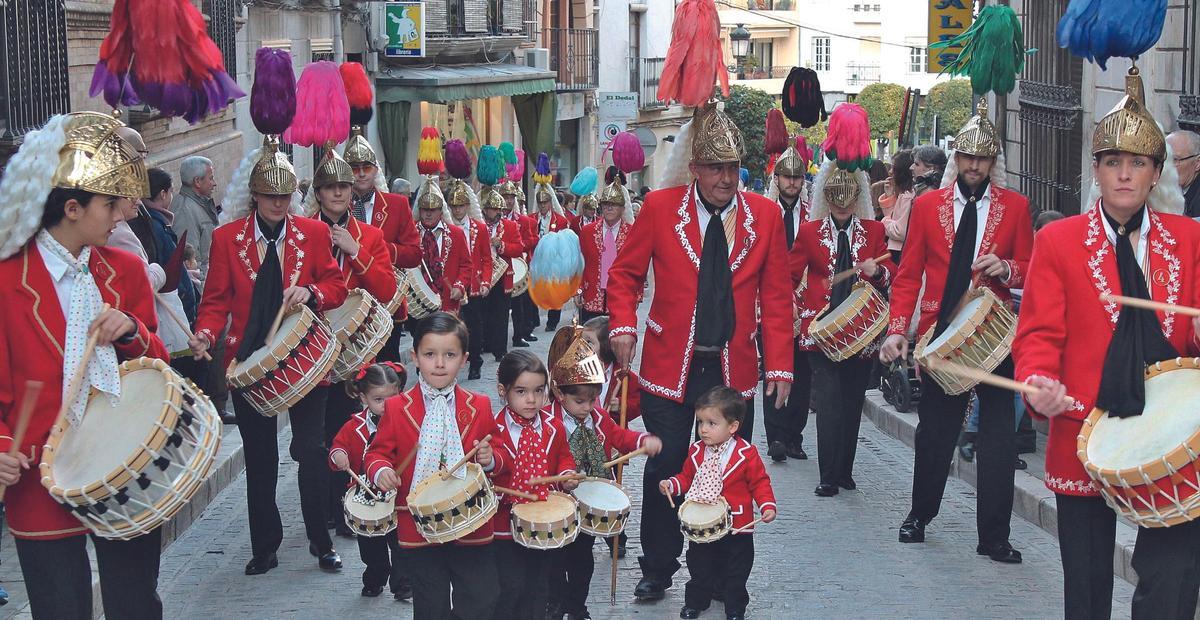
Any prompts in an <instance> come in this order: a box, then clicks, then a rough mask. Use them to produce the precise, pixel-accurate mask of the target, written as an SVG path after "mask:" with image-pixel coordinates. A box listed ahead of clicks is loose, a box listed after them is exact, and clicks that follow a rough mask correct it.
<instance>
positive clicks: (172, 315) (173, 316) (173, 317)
mask: <svg viewBox="0 0 1200 620" xmlns="http://www.w3.org/2000/svg"><path fill="white" fill-rule="evenodd" d="M154 297H155V298H156V299H158V301H159V304H160V305H161V306H162V309H163V310H166V314H167V316H168V317H170V318H171V320H172V321H175V324H176V325H178V326H179V329H182V330H183V333H185V334H187V337H188V340H191V339H193V338H195V337H196V335H195V334H193V333H192V330H191V328H190V327H188V324H187V321H184V320H183V317H181V316H179V314H178V313H177V312H175V309H174V308H172V307H171V306H169V305H167V302H166V299H164V298H163V296H162V295H159V294H158V293H155V294H154ZM200 355H201V356H203V357H204V359H206V360H208V361H210V362H211V361H212V356H211V355H209V354H208V351H205V352H203V353H201V354H200Z"/></svg>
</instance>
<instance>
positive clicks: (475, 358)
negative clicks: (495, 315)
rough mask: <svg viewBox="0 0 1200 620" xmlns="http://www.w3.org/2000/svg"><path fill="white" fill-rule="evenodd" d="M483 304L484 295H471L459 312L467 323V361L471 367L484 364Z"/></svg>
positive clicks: (478, 366)
mask: <svg viewBox="0 0 1200 620" xmlns="http://www.w3.org/2000/svg"><path fill="white" fill-rule="evenodd" d="M483 305H484V298H483V297H471V298H469V299H468V300H467V305H465V306H462V307H461V309H460V310H459V313H458V314H459V316H460V317H462V320H463V323H465V324H466V325H467V363H468V364H470V367H471V368H481V367H482V366H483V341H484V335H483Z"/></svg>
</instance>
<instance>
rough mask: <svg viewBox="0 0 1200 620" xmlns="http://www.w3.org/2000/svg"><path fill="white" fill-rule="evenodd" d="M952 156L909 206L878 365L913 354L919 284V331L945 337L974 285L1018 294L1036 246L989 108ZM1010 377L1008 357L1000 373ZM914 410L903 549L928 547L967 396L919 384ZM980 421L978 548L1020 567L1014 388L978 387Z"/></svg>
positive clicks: (970, 124)
mask: <svg viewBox="0 0 1200 620" xmlns="http://www.w3.org/2000/svg"><path fill="white" fill-rule="evenodd" d="M952 148H953V149H954V157H953V159H951V161H950V165H949V166H948V167H947V170H946V176H945V179H946V181H945V182H944V183H943V185H945V187H943V188H942V189H940V190H938V191H932V192H929V193H927V194H925V195H923V196H921V197H920V198H919V199H917V201H916V203H915V204H914V205H913V209H912V216H911V220H910V221H909V226H908V240H907V241H906V242H905V244H904V260H903V261H901V264H900V271H899V274H898V275H897V276H896V281H895V282H894V283H893V284H892V297H891V304H890V307H889V313H890V316H891V320H890V322H889V324H888V337H887V340H886V341H884V344H883V348H882V349H881V351H880V358H881V359H882V360H883V361H884V363H889V362H891V361H892V360H894V359H896V358H902V357H904V355H905V353H906V352H907V350H908V339H907V337H906V335H905V334H907V333H908V328H909V318H910V317H911V316H912V315H913V311H914V309H915V308H916V306H917V296H918V293H919V292H920V290H921V278H922V276H923V277H924V279H925V292H924V295H923V297H922V299H921V307H920V320H919V323H918V327H919V329H918V333H920V334H923V333H925V331H926V330H927V329H929V328H930V327H934V328H935V331H934V334H935V335H937V334H940V333H941V332H942V331H944V330H945V329H946V328H947V326H948V325H949V322H950V321H951V319H952V318H953V317H954V312H955V310H956V308H957V307H958V305H959V300H960V299H962V297H963V295H965V294H966V292H967V291H968V289H969V288H970V286H971V282H972V281H974V282H976V283H977V284H978V285H979V286H986V287H988V288H990V289H991V290H992V292H994V293H995V294H996V296H997V297H999V298H1000V299H1001V300H1002V301H1004V302H1006V303H1007V302H1009V301H1010V300H1011V299H1012V296H1011V295H1010V294H1009V289H1012V288H1021V285H1022V284H1023V283H1024V281H1025V273H1026V270H1027V268H1028V265H1029V252H1030V248H1031V246H1032V245H1033V226H1032V225H1031V224H1030V222H1029V200H1028V199H1026V198H1025V197H1024V196H1022V195H1020V194H1018V193H1016V192H1014V191H1012V190H1008V189H1005V188H1004V185H1005V181H1006V176H1007V175H1006V172H1005V169H1004V160H1003V157H1002V153H1001V146H1000V138H999V135H998V134H997V132H996V128H995V126H993V125H992V123H991V121H989V120H988V118H987V108H986V106H984V105H983V104H980V106H979V113H978V114H977V115H976V116H974V117H972V118H971V119H970V120H969V121H967V124H966V125H964V126H963V128H962V130H960V131H959V133H958V135H957V136H956V137H955V138H954V143H953V145H952ZM996 372H997V373H998V374H1001V375H1004V376H1007V377H1012V372H1013V367H1012V359H1011V358H1006V359H1005V360H1004V361H1003V362H1001V364H1000V366H999V367H998V368H997V369H996ZM921 385H922V392H921V404H920V406H919V407H918V409H917V416H918V423H917V441H916V460H915V463H914V465H913V492H912V494H913V497H912V509H911V510H910V511H909V513H908V516H907V517H906V518H905V519H904V523H903V524H902V525H901V526H900V542H904V543H919V542H924V541H925V526H926V525H927V524H928V523H929V522H930V521H931V520H932V519H933V518H934V517H936V516H937V513H938V507H939V506H940V505H941V503H942V494H943V493H944V492H945V490H946V478H947V476H949V475H950V460H951V458H952V457H953V454H954V445H955V442H956V441H957V439H958V433H959V430H960V429H961V428H962V418H963V415H964V413H965V412H966V409H967V404H968V401H969V399H970V394H969V393H963V394H958V395H954V396H950V395H947V394H946V392H945V391H944V390H943V389H942V388H941V386H939V385H938V384H937V382H936V381H933V380H927V381H924V382H922V384H921ZM975 392H976V394H977V396H978V398H979V402H980V415H979V425H980V428H979V440H978V450H979V454H980V457H979V493H978V496H977V499H976V501H977V504H978V506H977V510H976V527H977V529H978V531H979V545H978V546H977V547H976V549H975V551H976V553H978V554H979V555H986V556H989V557H991V559H993V560H995V561H997V562H1007V563H1018V562H1020V561H1021V554H1020V552H1018V551H1016V550H1015V549H1013V548H1012V545H1011V544H1009V542H1008V535H1009V517H1010V516H1011V514H1012V504H1013V476H1014V471H1015V468H1014V464H1015V463H1016V458H1017V454H1016V428H1015V424H1013V394H1012V391H1011V390H1004V389H1000V388H996V387H991V386H986V385H980V386H979V387H977V388H976V390H975Z"/></svg>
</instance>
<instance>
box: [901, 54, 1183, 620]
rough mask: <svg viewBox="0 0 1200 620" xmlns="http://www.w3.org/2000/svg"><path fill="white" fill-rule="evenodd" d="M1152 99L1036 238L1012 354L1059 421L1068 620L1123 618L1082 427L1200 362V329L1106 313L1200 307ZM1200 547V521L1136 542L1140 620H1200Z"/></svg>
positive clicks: (1123, 108)
mask: <svg viewBox="0 0 1200 620" xmlns="http://www.w3.org/2000/svg"><path fill="white" fill-rule="evenodd" d="M1142 93H1143V89H1142V83H1141V79H1140V78H1138V77H1136V76H1135V75H1130V76H1129V77H1127V78H1126V96H1125V98H1124V99H1122V100H1121V101H1120V102H1119V103H1118V104H1117V106H1116V107H1115V108H1113V110H1112V111H1111V112H1109V113H1108V114H1107V115H1106V116H1105V117H1104V118H1103V119H1101V120H1100V122H1099V123H1098V124H1097V125H1096V130H1095V133H1094V134H1093V136H1092V151H1093V161H1092V176H1093V178H1094V179H1095V184H1094V185H1093V186H1092V190H1091V195H1090V196H1089V199H1088V208H1087V210H1086V211H1085V213H1084V214H1082V215H1077V216H1075V217H1070V218H1067V219H1065V220H1062V221H1059V222H1054V223H1052V224H1050V225H1048V226H1046V228H1044V229H1043V230H1042V231H1041V232H1039V233H1038V234H1037V237H1036V240H1035V244H1034V250H1033V260H1032V261H1031V262H1030V265H1029V275H1028V276H1027V277H1026V279H1025V293H1024V298H1023V300H1022V303H1021V320H1020V322H1019V323H1018V326H1017V335H1016V340H1015V342H1014V343H1013V357H1014V359H1015V360H1016V377H1017V379H1018V380H1020V381H1023V382H1025V383H1028V384H1031V385H1034V386H1036V387H1038V388H1039V390H1040V391H1039V392H1038V393H1037V394H1036V395H1033V396H1029V397H1027V399H1026V400H1027V402H1028V403H1029V405H1030V408H1031V410H1032V411H1033V412H1034V413H1035V414H1037V415H1041V416H1046V417H1049V418H1050V436H1049V440H1048V441H1047V444H1046V486H1047V487H1049V488H1050V490H1051V491H1054V498H1055V503H1056V504H1057V506H1058V539H1059V545H1060V546H1061V548H1062V549H1061V551H1062V562H1063V578H1064V582H1065V588H1064V596H1065V599H1066V601H1065V611H1066V617H1067V618H1108V617H1109V616H1110V614H1111V611H1112V593H1113V573H1112V570H1111V569H1112V558H1113V545H1114V541H1115V536H1116V515H1115V514H1114V513H1113V510H1112V509H1111V508H1109V507H1108V506H1107V505H1106V504H1105V502H1104V499H1103V498H1101V497H1100V493H1099V489H1098V488H1097V487H1096V486H1095V485H1093V484H1092V481H1091V478H1090V477H1089V476H1088V474H1087V472H1086V471H1085V470H1084V468H1083V466H1082V464H1081V463H1080V459H1079V458H1078V457H1077V456H1076V450H1077V443H1076V438H1077V437H1078V435H1079V434H1080V429H1081V428H1082V421H1083V420H1084V418H1086V417H1087V416H1088V414H1089V413H1091V412H1092V408H1093V407H1099V408H1101V409H1104V410H1107V411H1108V412H1109V414H1108V415H1110V416H1112V415H1115V416H1118V417H1122V418H1124V417H1129V416H1137V415H1140V414H1141V413H1142V411H1143V408H1144V407H1145V405H1146V388H1145V383H1144V376H1143V372H1144V370H1145V366H1146V365H1147V364H1151V363H1153V362H1156V361H1159V360H1163V359H1168V358H1174V357H1175V356H1177V355H1195V354H1196V352H1197V347H1196V340H1195V334H1196V333H1197V331H1198V330H1200V318H1193V319H1191V320H1188V317H1187V316H1185V315H1182V314H1177V313H1173V312H1166V313H1156V312H1151V311H1146V310H1137V309H1134V308H1131V307H1128V306H1118V305H1115V304H1111V303H1104V302H1102V301H1101V300H1100V299H1099V295H1100V294H1101V293H1112V294H1119V295H1126V296H1130V297H1141V298H1143V299H1153V300H1156V301H1160V302H1169V303H1173V304H1180V305H1184V306H1192V307H1200V288H1197V269H1200V226H1197V225H1196V223H1195V222H1192V221H1190V220H1188V219H1187V218H1184V217H1180V216H1178V215H1170V213H1182V206H1183V196H1182V194H1181V193H1180V190H1179V185H1178V183H1176V182H1175V179H1174V168H1173V167H1172V166H1171V165H1169V164H1168V162H1169V161H1170V158H1171V153H1170V151H1169V150H1168V149H1167V146H1166V141H1165V138H1164V136H1163V134H1162V131H1161V130H1160V129H1159V125H1158V123H1157V122H1155V119H1154V117H1153V116H1151V115H1150V113H1149V111H1148V110H1147V109H1146V107H1145V101H1144V99H1143V97H1144V95H1143V94H1142ZM1164 164H1166V165H1164ZM904 260H905V262H907V261H908V260H909V256H908V251H907V246H906V249H905V256H904ZM1085 265H1086V266H1088V268H1087V269H1084V268H1083V266H1085ZM1068 397H1069V398H1070V399H1073V400H1068ZM1178 404H1179V405H1180V406H1184V407H1186V406H1189V405H1191V403H1178ZM1135 440H1136V438H1135V437H1134V436H1129V437H1128V441H1131V442H1132V441H1135ZM1198 541H1200V523H1197V522H1195V521H1192V522H1187V523H1184V524H1181V525H1175V526H1172V527H1169V528H1153V529H1148V528H1144V527H1143V528H1139V529H1138V535H1137V546H1136V547H1135V550H1134V553H1133V569H1134V570H1135V571H1137V576H1138V580H1137V589H1136V590H1135V591H1134V594H1133V617H1134V618H1191V617H1193V616H1194V615H1195V611H1196V592H1197V589H1200V570H1198V569H1197V566H1200V552H1198V549H1200V547H1198V546H1197V542H1198Z"/></svg>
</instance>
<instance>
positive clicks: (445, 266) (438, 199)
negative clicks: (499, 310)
mask: <svg viewBox="0 0 1200 620" xmlns="http://www.w3.org/2000/svg"><path fill="white" fill-rule="evenodd" d="M413 218H414V219H416V220H417V229H418V230H419V231H420V234H421V265H420V267H419V269H420V271H421V275H422V276H423V277H424V278H425V283H426V284H428V285H429V288H430V289H432V291H433V292H434V294H436V295H438V297H440V298H441V310H442V312H449V313H451V314H458V309H459V307H460V306H461V305H462V304H463V303H465V302H466V301H467V291H468V288H469V286H470V283H471V272H472V270H473V269H474V264H473V263H472V262H471V252H470V250H469V249H468V248H467V237H466V235H464V234H463V231H462V229H461V228H459V227H458V226H455V225H454V223H453V220H451V219H450V211H449V210H448V209H447V208H446V198H445V197H444V196H442V190H441V188H440V187H439V186H438V180H437V177H436V176H433V175H426V176H423V177H422V178H421V185H420V187H419V188H417V197H416V201H415V204H414V206H413Z"/></svg>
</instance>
